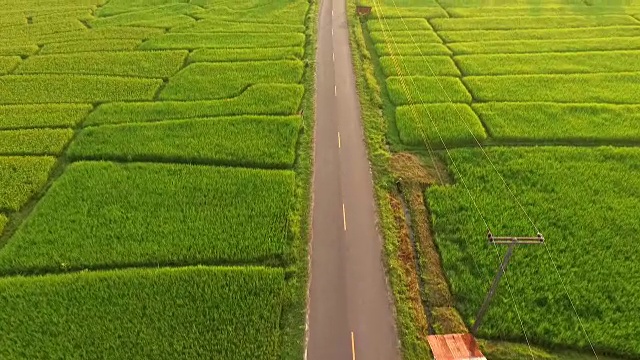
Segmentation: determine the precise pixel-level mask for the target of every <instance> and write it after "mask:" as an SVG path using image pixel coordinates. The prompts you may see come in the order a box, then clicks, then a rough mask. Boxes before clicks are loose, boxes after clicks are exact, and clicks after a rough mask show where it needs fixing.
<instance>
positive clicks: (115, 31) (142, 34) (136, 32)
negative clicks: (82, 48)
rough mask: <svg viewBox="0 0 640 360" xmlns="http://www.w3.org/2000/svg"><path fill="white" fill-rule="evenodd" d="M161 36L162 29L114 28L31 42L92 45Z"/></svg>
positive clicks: (45, 37) (62, 35)
mask: <svg viewBox="0 0 640 360" xmlns="http://www.w3.org/2000/svg"><path fill="white" fill-rule="evenodd" d="M161 34H163V31H162V29H153V28H145V27H123V26H120V27H114V28H99V29H90V30H87V29H85V30H82V31H68V32H63V33H58V34H50V35H43V36H38V37H36V38H35V39H34V40H33V41H36V42H38V43H39V44H49V43H60V42H69V41H78V42H79V41H85V42H89V43H92V42H94V41H96V42H98V43H99V42H100V41H104V40H109V39H111V40H146V39H150V38H152V37H155V36H159V35H161Z"/></svg>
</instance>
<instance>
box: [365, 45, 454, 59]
mask: <svg viewBox="0 0 640 360" xmlns="http://www.w3.org/2000/svg"><path fill="white" fill-rule="evenodd" d="M375 48H376V53H377V54H378V56H415V55H418V56H421V55H446V56H449V55H452V54H453V53H452V52H451V50H449V48H447V47H446V46H445V45H442V44H436V43H419V44H393V42H391V43H384V44H376V45H375Z"/></svg>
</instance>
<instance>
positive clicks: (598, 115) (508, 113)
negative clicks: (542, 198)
mask: <svg viewBox="0 0 640 360" xmlns="http://www.w3.org/2000/svg"><path fill="white" fill-rule="evenodd" d="M472 107H473V109H474V110H475V112H476V113H477V114H478V116H479V117H480V118H481V119H482V121H483V122H484V123H485V124H486V125H487V127H488V129H489V132H490V133H491V137H492V138H494V139H497V140H505V141H526V142H536V141H550V142H570V143H573V142H576V143H582V142H592V143H603V144H604V143H607V142H638V141H640V126H639V125H640V105H603V104H556V103H484V104H473V105H472Z"/></svg>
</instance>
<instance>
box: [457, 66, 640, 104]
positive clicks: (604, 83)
mask: <svg viewBox="0 0 640 360" xmlns="http://www.w3.org/2000/svg"><path fill="white" fill-rule="evenodd" d="M463 81H464V83H465V84H466V85H467V87H468V88H469V91H471V94H472V95H473V98H474V99H476V100H480V101H516V102H517V101H551V102H579V103H593V102H595V103H598V102H601V103H613V104H637V103H638V102H640V73H617V74H571V75H513V76H511V75H505V76H470V77H465V78H464V79H463Z"/></svg>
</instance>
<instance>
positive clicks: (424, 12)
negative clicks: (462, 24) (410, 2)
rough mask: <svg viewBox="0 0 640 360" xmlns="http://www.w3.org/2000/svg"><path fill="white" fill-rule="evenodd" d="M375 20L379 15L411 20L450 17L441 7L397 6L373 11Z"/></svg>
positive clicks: (377, 8)
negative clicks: (414, 18)
mask: <svg viewBox="0 0 640 360" xmlns="http://www.w3.org/2000/svg"><path fill="white" fill-rule="evenodd" d="M371 14H372V17H373V18H376V17H377V16H378V15H380V16H381V17H385V18H391V19H393V18H411V17H420V18H425V19H433V18H446V17H449V15H448V14H447V12H446V11H445V10H444V9H443V8H441V7H439V6H438V7H418V6H414V7H402V8H396V7H395V6H377V7H375V8H373V9H371Z"/></svg>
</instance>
